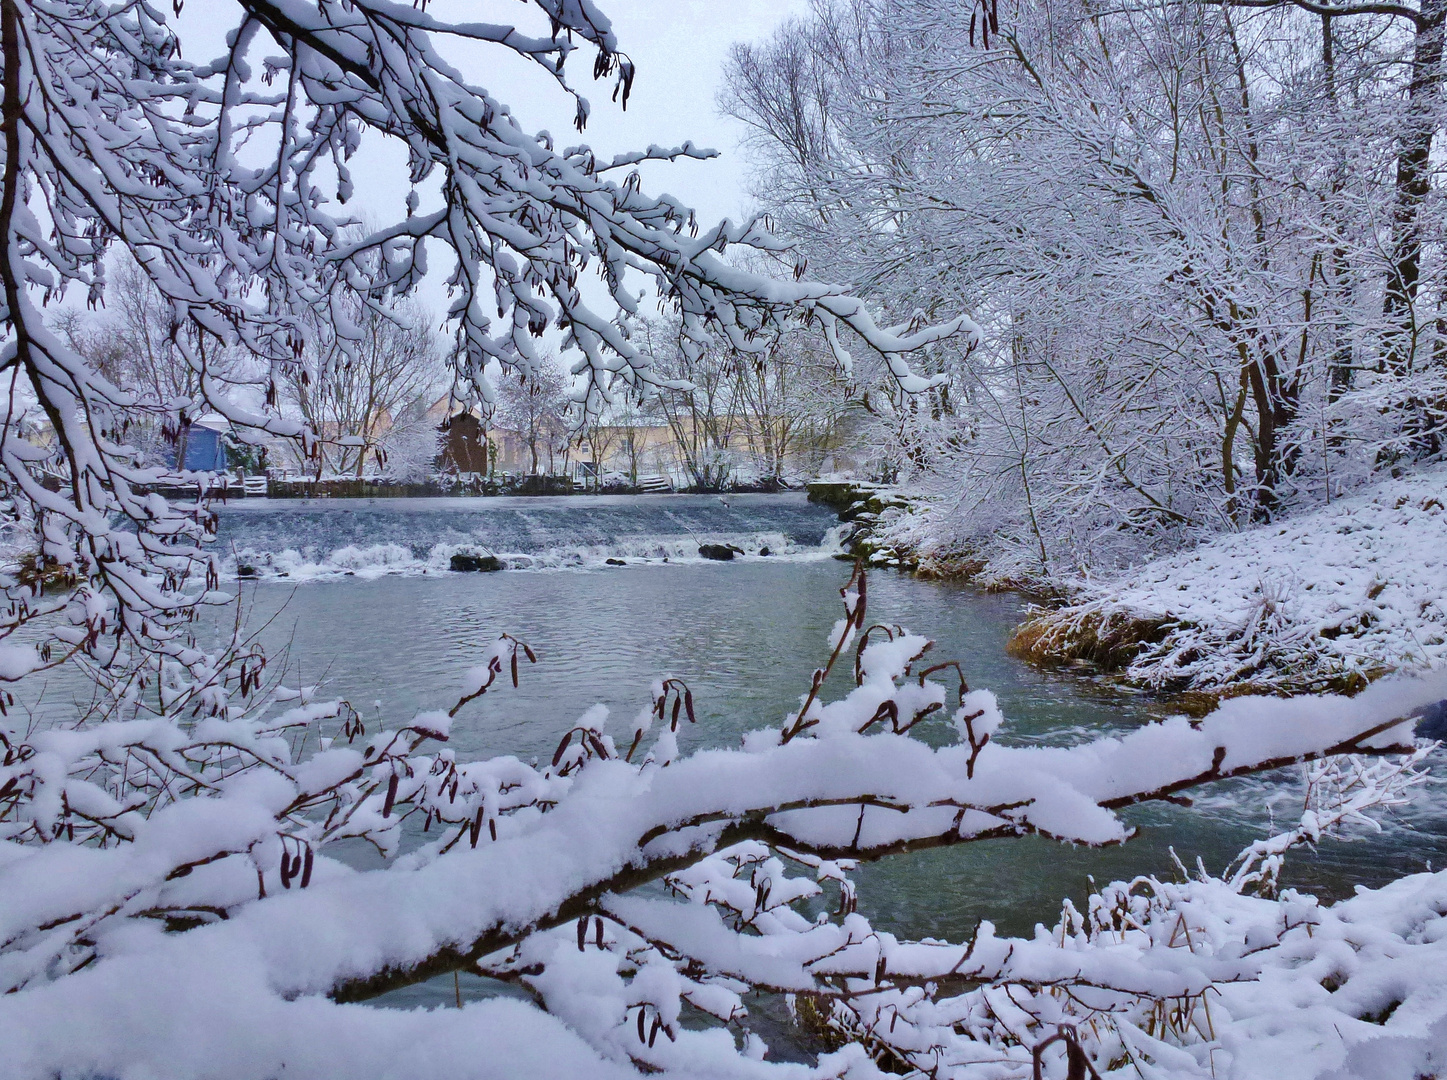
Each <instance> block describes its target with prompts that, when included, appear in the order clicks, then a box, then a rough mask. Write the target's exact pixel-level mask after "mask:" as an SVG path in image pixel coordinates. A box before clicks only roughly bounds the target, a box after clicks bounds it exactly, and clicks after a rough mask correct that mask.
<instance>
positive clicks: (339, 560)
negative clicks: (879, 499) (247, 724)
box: [220, 495, 1447, 1005]
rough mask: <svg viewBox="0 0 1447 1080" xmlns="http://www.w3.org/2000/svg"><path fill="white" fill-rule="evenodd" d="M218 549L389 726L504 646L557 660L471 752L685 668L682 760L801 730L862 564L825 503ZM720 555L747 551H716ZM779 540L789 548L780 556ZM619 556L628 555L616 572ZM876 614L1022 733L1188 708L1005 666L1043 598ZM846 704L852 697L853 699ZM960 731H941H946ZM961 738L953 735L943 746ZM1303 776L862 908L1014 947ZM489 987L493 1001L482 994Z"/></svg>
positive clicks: (311, 661)
mask: <svg viewBox="0 0 1447 1080" xmlns="http://www.w3.org/2000/svg"><path fill="white" fill-rule="evenodd" d="M221 523H222V524H221V533H220V543H221V544H222V545H223V546H224V547H225V549H226V550H227V551H228V552H232V553H233V554H232V555H231V558H232V560H233V563H234V564H240V565H242V566H246V567H250V568H253V569H254V570H255V572H256V573H257V574H258V578H257V579H256V580H255V581H254V582H251V583H247V584H245V585H244V586H243V601H244V604H245V606H246V609H247V617H248V620H249V622H250V623H251V625H253V626H259V625H262V624H263V623H265V624H266V629H265V631H264V633H263V638H264V639H265V640H266V642H267V644H268V647H269V650H270V651H271V652H272V653H273V654H276V653H278V652H280V651H281V650H283V649H285V650H286V652H287V656H288V661H287V662H288V663H289V664H290V665H291V666H292V669H293V671H292V674H291V678H292V679H299V680H300V681H301V682H303V683H308V684H309V683H313V682H320V683H322V684H323V686H324V688H325V689H324V692H325V693H326V694H327V695H328V696H331V695H338V696H342V697H346V698H347V699H348V700H350V701H351V702H352V703H353V704H354V705H356V706H357V707H358V708H359V709H361V710H362V711H363V712H364V714H371V713H372V712H373V710H374V709H377V708H379V709H380V710H381V711H382V713H383V714H384V715H385V716H386V717H388V718H389V719H390V720H393V721H395V720H396V719H398V718H406V717H410V715H411V714H412V713H413V712H414V711H416V710H418V709H424V708H446V707H449V706H450V705H451V704H452V703H453V702H454V701H455V700H456V698H457V694H458V689H457V688H458V683H459V681H460V679H461V677H462V673H463V672H464V671H465V670H466V669H467V668H468V667H470V666H472V665H473V664H475V663H477V662H478V660H479V658H480V657H481V656H482V654H483V651H484V649H485V648H486V647H487V645H488V644H489V643H490V642H492V641H493V640H494V639H495V638H496V637H497V635H498V634H499V633H500V632H502V631H507V632H508V633H511V634H513V635H515V636H517V637H519V638H522V639H523V640H524V641H527V642H529V643H530V644H531V645H532V646H533V648H534V649H535V650H536V651H537V654H538V657H539V659H538V663H537V665H536V666H535V667H532V668H526V667H525V670H524V672H523V681H522V685H521V686H520V687H519V688H518V689H516V690H513V689H511V688H507V689H504V690H501V691H499V692H495V693H489V694H488V695H487V696H485V697H484V698H482V699H479V700H478V701H476V702H474V703H473V704H471V705H469V706H468V707H467V708H466V709H465V710H464V711H463V712H462V713H461V714H460V716H459V720H458V722H457V725H456V726H455V727H454V735H453V743H452V745H453V746H454V747H455V748H456V750H457V751H458V753H459V755H460V756H464V757H465V756H472V755H487V754H495V753H515V754H518V755H519V756H520V757H522V758H524V759H529V758H539V759H545V758H547V757H548V756H549V755H550V754H551V753H552V750H553V748H554V747H555V745H556V744H557V741H558V739H559V737H560V735H561V733H562V732H563V731H565V730H567V729H568V728H569V727H571V726H572V724H573V722H574V721H575V720H576V718H577V717H578V716H579V715H580V714H581V713H582V712H583V711H584V710H585V709H586V708H588V707H589V706H591V705H593V704H594V703H595V702H602V703H604V704H606V705H607V706H609V708H610V709H611V710H612V717H613V720H614V723H616V725H617V727H616V728H615V729H614V730H615V735H616V737H617V738H619V739H620V740H622V738H623V736H622V733H623V731H624V730H625V729H626V726H627V725H628V723H629V721H630V720H631V718H632V717H633V716H634V715H635V714H636V712H637V711H638V709H639V708H640V707H641V706H642V705H643V704H644V703H645V702H646V701H647V697H648V686H649V683H650V682H651V681H652V680H653V679H654V678H657V677H660V676H665V675H671V676H677V677H679V678H682V679H684V680H685V681H686V682H687V683H688V685H689V686H690V687H691V688H692V689H693V693H694V698H695V701H696V703H697V706H698V721H699V722H698V724H697V726H696V727H691V728H689V727H686V728H685V730H684V731H683V732H682V735H681V739H680V742H681V746H682V749H683V751H684V752H687V751H688V750H690V749H693V748H698V747H703V746H719V745H737V742H738V738H739V736H740V734H741V733H742V732H744V731H745V730H748V729H750V728H754V727H761V726H765V725H775V724H778V723H780V722H781V720H782V718H783V716H784V715H785V713H786V712H788V711H789V709H790V708H796V707H797V705H798V699H799V695H800V694H801V693H803V692H804V691H805V690H806V689H807V687H808V681H809V675H810V672H811V671H812V670H813V669H814V668H815V667H816V666H818V665H819V664H820V663H822V661H823V659H824V653H825V637H826V634H827V632H828V630H829V628H830V627H831V626H832V625H833V623H834V621H835V620H836V619H837V618H838V617H839V615H840V603H839V596H838V590H839V588H840V586H841V585H842V584H843V583H844V581H845V580H846V579H847V577H848V575H849V567H848V566H847V565H846V564H845V563H843V562H840V561H838V560H835V559H833V558H831V557H830V555H831V552H833V551H834V550H835V547H834V543H835V542H834V536H835V535H836V532H835V531H834V529H835V526H836V525H837V522H836V521H835V519H834V517H833V515H832V514H831V513H830V512H829V511H827V510H824V509H822V508H819V507H815V506H811V505H809V504H808V503H807V502H806V501H805V500H804V499H803V498H802V496H796V495H781V496H729V497H727V498H726V499H720V498H718V497H715V496H641V497H618V498H609V497H602V498H591V497H572V498H532V499H457V500H436V499H433V500H377V501H362V500H335V501H280V500H278V501H260V500H258V501H256V502H252V503H247V504H242V505H235V506H231V507H227V508H226V509H224V510H223V512H222V515H221ZM700 541H717V542H732V543H734V544H736V545H737V546H738V547H740V548H742V549H744V551H745V552H746V553H747V554H746V555H744V556H742V557H740V558H738V559H735V560H734V561H732V562H727V563H715V562H708V561H705V560H701V559H699V558H698V557H697V546H698V543H699V542H700ZM761 548H768V549H769V551H770V554H769V555H768V556H761V555H758V554H757V552H759V551H760V549H761ZM459 550H476V551H486V552H490V553H495V554H498V555H499V556H501V557H502V558H503V559H504V560H505V561H506V562H507V563H508V564H509V566H510V567H516V568H517V569H510V570H509V571H507V572H503V573H489V574H477V573H472V574H465V573H451V572H448V571H447V569H446V566H447V563H448V558H449V557H450V555H451V554H452V553H454V552H456V551H459ZM609 558H612V559H615V560H619V561H622V562H623V563H624V564H625V565H610V564H609V563H608V562H607V561H606V560H607V559H609ZM869 603H870V616H871V621H881V622H888V623H900V624H903V625H905V626H907V627H909V628H910V629H912V630H914V631H916V632H919V633H924V634H926V635H928V636H930V637H932V638H933V639H934V640H935V642H936V645H935V649H934V656H935V657H936V658H937V659H941V660H943V659H951V658H952V659H958V660H960V661H961V663H962V664H963V667H964V670H965V672H966V674H967V677H968V680H969V682H970V685H971V686H972V687H975V688H988V689H991V690H993V691H994V692H995V693H996V695H997V696H998V697H999V700H1000V703H1001V706H1002V708H1003V711H1004V713H1005V716H1006V718H1007V720H1006V727H1005V728H1004V729H1003V730H1002V731H1001V733H1000V736H999V737H1000V738H1002V739H1005V740H1011V741H1016V742H1029V741H1050V742H1056V743H1060V742H1070V741H1076V740H1083V739H1087V738H1091V737H1094V736H1097V735H1099V734H1101V733H1103V732H1107V731H1119V730H1126V729H1129V728H1131V727H1134V726H1137V725H1140V724H1142V723H1146V722H1148V721H1149V720H1150V719H1152V718H1153V717H1157V716H1160V715H1163V714H1165V713H1166V712H1168V711H1169V707H1168V705H1167V704H1165V703H1162V702H1157V701H1153V700H1152V699H1150V698H1149V697H1147V696H1144V695H1139V694H1132V693H1128V692H1125V691H1122V690H1120V689H1119V688H1113V687H1111V686H1108V685H1105V684H1102V683H1100V682H1098V681H1095V680H1092V679H1090V678H1089V677H1086V676H1084V675H1080V674H1072V673H1070V672H1063V671H1062V672H1049V671H1041V670H1039V669H1036V668H1033V667H1030V666H1028V665H1026V664H1024V663H1022V662H1020V661H1018V660H1016V659H1014V658H1013V657H1010V656H1008V655H1007V654H1006V652H1005V648H1004V646H1005V642H1006V641H1007V639H1008V637H1009V634H1010V631H1011V630H1012V629H1013V627H1014V626H1015V625H1016V624H1017V623H1018V622H1019V620H1020V618H1021V615H1022V610H1023V606H1024V601H1023V600H1022V599H1021V598H1020V597H1018V596H1016V595H1013V594H989V593H984V592H981V591H978V590H975V589H971V588H968V587H964V586H959V585H954V584H949V583H940V582H926V581H920V580H916V579H914V578H912V577H909V576H906V575H901V574H898V573H895V572H892V571H876V572H874V573H873V574H872V576H871V579H870V587H869ZM837 689H838V690H840V691H842V690H843V689H844V687H843V685H842V683H841V685H840V686H839V687H838V688H837ZM940 726H941V727H942V728H943V724H941V725H940ZM943 734H944V732H943V731H942V732H941V736H943ZM1300 797H1301V796H1300V790H1299V786H1298V784H1297V782H1296V779H1295V777H1294V776H1292V775H1273V776H1270V777H1265V778H1256V779H1252V780H1246V781H1235V782H1231V783H1228V784H1220V785H1216V788H1215V789H1214V790H1205V791H1202V792H1198V793H1197V799H1196V805H1195V806H1194V807H1192V808H1190V809H1185V808H1180V807H1175V806H1168V805H1161V806H1151V807H1141V808H1136V809H1134V810H1133V811H1131V812H1130V819H1131V820H1132V821H1133V822H1134V823H1135V824H1137V825H1139V826H1140V827H1141V832H1140V835H1139V836H1138V837H1137V838H1136V839H1135V840H1133V841H1131V842H1130V843H1128V844H1126V845H1123V846H1121V847H1117V848H1112V849H1106V850H1103V851H1101V850H1095V851H1092V850H1084V849H1074V848H1070V847H1067V846H1063V845H1060V844H1056V843H1051V842H1047V841H1044V840H1038V839H1029V838H1027V839H1018V840H1000V841H989V842H985V843H977V844H970V845H964V846H961V847H959V848H956V849H951V850H937V851H931V852H924V853H919V854H913V855H907V856H898V857H894V858H890V859H886V860H883V861H881V862H879V863H876V864H873V865H869V866H865V867H863V868H861V870H860V872H859V874H858V882H859V887H860V910H861V911H862V912H864V913H865V914H866V915H868V916H869V917H870V918H871V919H872V920H874V921H875V923H876V925H878V926H880V927H881V928H883V929H888V930H891V931H894V932H896V933H898V934H900V935H902V936H910V937H923V936H932V937H945V938H951V939H954V940H959V939H961V938H963V937H966V936H967V935H968V934H969V933H970V931H971V930H972V928H973V927H974V925H975V923H976V921H977V920H978V919H980V918H989V919H990V920H992V921H993V922H994V923H995V924H996V925H997V926H998V927H999V928H1000V929H1001V931H1002V932H1009V933H1021V932H1025V933H1028V932H1029V930H1030V928H1031V927H1032V926H1033V924H1034V923H1036V922H1046V923H1051V922H1053V921H1054V919H1055V918H1056V917H1057V916H1058V914H1059V905H1060V900H1061V898H1062V897H1065V896H1071V897H1073V898H1074V900H1075V901H1076V902H1077V903H1079V902H1080V901H1081V900H1082V898H1083V895H1084V893H1085V891H1086V889H1087V878H1088V875H1094V877H1095V879H1096V880H1097V881H1100V882H1102V883H1103V882H1105V881H1109V880H1112V879H1114V878H1121V877H1129V876H1131V875H1134V874H1138V873H1155V874H1161V875H1168V874H1170V873H1171V866H1172V863H1171V858H1170V849H1171V848H1172V847H1174V849H1175V851H1176V852H1177V853H1178V854H1179V855H1180V856H1181V858H1182V859H1183V860H1184V861H1185V862H1186V863H1187V864H1188V865H1190V864H1193V862H1194V859H1195V858H1196V857H1197V856H1200V857H1201V858H1202V859H1203V860H1204V863H1205V865H1206V866H1207V867H1208V868H1210V869H1211V870H1213V871H1217V872H1219V871H1220V870H1221V869H1222V868H1223V867H1224V865H1225V864H1226V863H1227V862H1228V861H1229V860H1230V858H1231V857H1232V856H1233V855H1234V854H1235V853H1236V852H1237V851H1238V850H1240V849H1241V848H1242V847H1243V846H1245V845H1246V844H1248V843H1249V842H1250V841H1251V840H1252V839H1254V838H1256V837H1258V836H1260V835H1262V833H1263V832H1264V830H1265V829H1267V828H1268V827H1269V826H1270V823H1271V820H1272V819H1273V817H1275V818H1279V819H1282V820H1288V819H1291V820H1294V818H1295V817H1296V815H1297V814H1299V812H1300ZM1437 801H1438V800H1437V799H1436V798H1435V795H1432V794H1428V795H1425V796H1423V797H1422V798H1419V799H1418V800H1417V801H1416V802H1415V803H1414V804H1413V806H1411V807H1409V808H1407V810H1406V811H1405V812H1400V813H1399V814H1398V815H1397V816H1396V817H1394V818H1392V819H1390V820H1389V821H1388V823H1387V827H1386V829H1385V831H1384V832H1383V833H1381V834H1380V835H1377V836H1375V837H1372V838H1369V839H1363V840H1359V841H1355V842H1339V841H1334V842H1328V843H1325V844H1323V845H1322V846H1321V847H1320V849H1319V850H1317V851H1316V852H1314V853H1308V852H1300V853H1293V855H1291V856H1289V857H1288V861H1287V870H1286V872H1285V873H1284V875H1283V880H1284V882H1285V883H1286V884H1287V885H1291V886H1297V887H1304V888H1310V889H1312V890H1314V891H1317V892H1319V893H1320V894H1321V895H1323V896H1324V897H1339V896H1341V895H1343V894H1349V893H1350V891H1351V888H1352V887H1353V885H1355V884H1358V883H1360V884H1365V885H1377V884H1381V883H1383V882H1384V881H1386V880H1389V879H1390V878H1392V877H1395V876H1398V875H1400V874H1402V873H1405V872H1410V871H1415V870H1420V869H1424V868H1425V867H1427V866H1428V865H1437V866H1441V865H1442V864H1443V863H1444V862H1447V835H1444V830H1443V828H1442V821H1443V818H1442V817H1441V816H1440V815H1439V814H1438V813H1437V812H1436V811H1435V809H1434V806H1435V804H1436V803H1437ZM469 986H470V987H471V991H472V992H486V989H487V988H486V987H485V986H482V985H481V983H480V982H475V983H470V984H469ZM452 994H453V987H452V980H451V979H446V980H445V985H444V983H438V984H437V985H435V986H430V987H414V988H409V989H408V990H407V991H402V992H399V993H397V994H394V995H389V999H388V1001H387V1003H388V1004H395V1005H415V1004H426V1003H436V1002H441V1001H444V1000H448V1001H450V1000H451V997H452Z"/></svg>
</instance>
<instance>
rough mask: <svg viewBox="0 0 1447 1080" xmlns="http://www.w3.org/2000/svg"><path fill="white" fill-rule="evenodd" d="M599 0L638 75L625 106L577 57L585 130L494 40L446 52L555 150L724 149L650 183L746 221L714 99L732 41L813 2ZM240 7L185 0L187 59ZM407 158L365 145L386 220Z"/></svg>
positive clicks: (461, 3)
mask: <svg viewBox="0 0 1447 1080" xmlns="http://www.w3.org/2000/svg"><path fill="white" fill-rule="evenodd" d="M599 6H600V7H601V8H602V9H603V11H604V12H605V13H606V14H607V15H608V17H609V18H610V19H612V21H613V28H614V32H615V34H616V35H617V38H618V42H619V46H620V47H621V49H622V51H623V52H625V53H626V54H627V55H629V56H630V57H632V59H633V61H634V63H635V64H636V65H637V68H638V77H637V80H636V82H635V83H634V85H633V94H632V97H631V98H630V100H629V103H628V110H627V112H626V113H625V112H624V111H623V110H622V109H621V108H620V107H619V106H618V105H617V104H615V103H614V102H612V101H611V100H610V94H611V91H612V83H611V81H601V82H597V83H595V82H593V81H592V78H591V73H592V63H593V53H594V50H593V48H592V46H590V45H583V46H581V47H580V48H579V49H578V51H577V52H576V53H574V55H573V57H572V58H571V59H570V60H569V61H568V71H569V76H570V78H571V79H572V80H573V84H574V85H575V86H576V87H577V88H578V89H579V90H581V91H582V92H583V93H584V95H585V96H586V97H587V98H588V99H589V101H590V103H591V104H592V107H593V112H592V117H591V119H590V120H589V123H588V127H587V130H586V131H584V133H583V134H582V135H579V134H578V133H577V132H576V131H575V130H574V128H573V126H572V117H573V109H572V106H571V102H570V101H569V99H568V98H567V97H566V96H565V95H564V94H563V93H561V92H560V91H559V90H558V89H557V87H556V85H555V84H553V83H551V82H550V81H549V79H548V78H547V76H546V75H544V74H543V73H542V72H540V71H538V70H536V68H535V67H534V66H533V65H529V64H526V63H524V62H521V61H514V60H511V59H509V58H508V57H507V56H506V54H505V52H504V50H502V49H500V48H497V47H487V48H482V47H478V48H476V50H475V52H474V53H473V55H467V54H466V53H462V54H459V53H458V52H457V51H455V50H452V51H448V59H449V60H451V61H452V62H453V63H456V64H457V66H458V67H459V68H461V69H462V70H463V72H464V73H465V74H466V75H467V76H468V77H469V78H470V79H472V80H473V81H474V82H476V83H478V84H480V85H482V86H483V87H485V88H486V89H487V90H488V92H489V93H491V94H492V95H493V96H494V97H496V98H497V99H498V100H500V101H502V102H504V103H505V104H507V105H508V106H510V107H511V109H512V111H513V115H514V116H516V117H517V118H518V120H519V122H520V123H521V124H522V126H523V128H524V129H525V130H529V131H539V130H548V131H550V132H551V133H552V134H553V136H554V138H555V141H556V143H557V145H558V146H559V147H560V148H561V147H563V146H569V145H576V144H578V143H586V144H588V145H590V146H592V147H593V148H594V149H595V150H596V151H597V152H598V156H599V157H600V158H607V157H610V156H612V155H613V154H615V153H619V152H622V151H625V150H641V149H643V148H645V147H647V146H648V145H649V144H653V143H656V144H658V145H659V146H677V145H680V144H682V143H683V142H685V141H686V140H689V139H692V140H693V142H694V143H695V144H696V145H698V146H700V147H708V148H710V149H715V150H718V151H719V152H720V153H721V155H722V157H721V158H717V159H714V160H712V161H708V162H694V161H683V162H678V163H675V164H672V165H666V166H653V165H650V166H648V167H646V169H645V170H644V187H645V190H648V191H651V192H659V191H666V192H668V193H669V194H672V195H674V196H676V197H677V198H679V199H680V200H682V201H683V202H684V203H685V204H687V205H690V206H692V207H693V208H694V209H695V210H696V211H698V217H699V221H700V223H701V224H702V223H709V222H712V221H716V220H717V219H719V218H721V217H731V218H734V219H738V218H739V217H741V216H743V215H744V214H745V213H746V212H747V209H748V180H747V167H746V163H745V161H744V160H743V155H742V153H741V152H740V150H739V148H738V143H739V140H740V137H741V136H742V134H743V129H742V127H741V125H739V124H738V123H736V122H735V121H733V120H731V119H727V118H725V117H722V116H720V115H719V114H718V110H717V107H716V105H715V98H716V95H717V93H718V90H719V87H720V84H721V82H722V67H723V63H724V60H725V58H726V56H727V54H728V49H729V46H730V45H731V44H732V43H733V42H734V41H740V40H745V41H758V40H760V39H762V38H765V37H767V36H768V35H769V34H770V32H771V31H772V30H773V29H774V28H775V27H777V26H778V25H779V24H780V23H781V22H783V21H784V20H785V19H786V18H788V17H789V16H790V15H799V14H803V13H804V11H805V10H806V8H807V0H729V2H727V3H719V2H718V0H600V2H599ZM427 10H428V14H430V15H432V16H433V17H435V18H437V19H439V20H441V21H449V20H454V19H455V20H457V21H474V20H477V21H487V22H503V23H512V24H515V25H518V26H519V28H520V29H523V30H524V31H525V32H529V33H539V34H543V35H546V33H547V30H546V21H545V20H542V19H541V18H537V17H536V16H537V9H536V8H535V7H534V6H533V5H531V4H527V5H524V4H520V3H518V0H432V2H431V3H430V4H429V5H428V9H427ZM238 13H239V9H238V7H237V6H236V4H235V3H234V2H233V0H187V3H186V5H185V8H184V9H183V12H182V15H181V18H180V20H179V28H180V31H181V35H182V44H183V47H184V50H185V53H186V55H187V56H188V57H189V58H190V59H191V60H193V61H197V62H200V61H203V60H208V59H211V58H212V57H214V56H219V55H220V54H221V52H222V50H223V48H224V35H225V33H226V31H228V30H230V29H231V28H233V27H234V26H235V25H236V24H237V21H238ZM257 59H259V56H258V57H257ZM404 160H405V159H404V158H403V156H402V155H401V153H400V152H398V153H394V154H386V155H380V156H379V155H378V154H377V151H376V150H375V149H371V148H367V147H364V149H363V151H362V156H361V160H360V161H358V162H357V163H356V165H355V166H354V168H353V173H354V176H355V178H356V182H357V195H358V198H359V199H360V200H361V201H362V206H363V208H364V209H365V210H369V211H372V212H374V213H376V214H377V215H378V216H379V217H388V218H390V217H392V216H394V215H399V214H400V213H401V212H402V199H403V198H404V197H405V194H406V191H407V177H406V172H405V165H404Z"/></svg>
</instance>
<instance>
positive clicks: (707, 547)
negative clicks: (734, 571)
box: [698, 544, 744, 562]
mask: <svg viewBox="0 0 1447 1080" xmlns="http://www.w3.org/2000/svg"><path fill="white" fill-rule="evenodd" d="M698 553H699V554H700V555H702V556H703V557H704V558H705V559H716V560H718V561H719V562H728V561H729V560H730V559H732V558H733V557H734V556H735V555H742V554H743V553H744V549H743V548H741V547H735V546H734V545H733V544H699V545H698Z"/></svg>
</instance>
